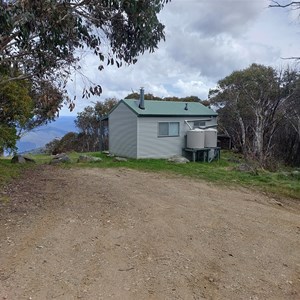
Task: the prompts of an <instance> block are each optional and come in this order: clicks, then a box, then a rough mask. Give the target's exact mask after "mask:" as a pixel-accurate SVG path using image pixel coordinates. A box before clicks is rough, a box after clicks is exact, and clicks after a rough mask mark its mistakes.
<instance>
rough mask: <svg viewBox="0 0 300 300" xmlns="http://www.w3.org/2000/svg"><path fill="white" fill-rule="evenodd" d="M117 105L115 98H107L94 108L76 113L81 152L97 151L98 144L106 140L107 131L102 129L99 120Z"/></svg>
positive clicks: (89, 107) (90, 107)
mask: <svg viewBox="0 0 300 300" xmlns="http://www.w3.org/2000/svg"><path fill="white" fill-rule="evenodd" d="M117 103H118V100H117V99H115V98H108V99H106V100H105V101H104V102H99V101H98V102H96V103H95V106H94V107H92V106H88V107H86V108H85V109H84V110H83V112H80V113H78V115H77V119H76V120H75V124H76V126H77V127H78V129H79V131H80V133H81V135H80V138H81V144H82V149H81V151H99V150H100V143H101V142H102V140H104V139H105V138H107V133H106V131H107V129H106V130H105V128H103V126H104V125H103V123H102V122H101V119H102V118H103V117H104V116H105V115H107V114H108V113H109V111H110V110H111V109H112V108H113V107H114V106H115V105H116V104H117Z"/></svg>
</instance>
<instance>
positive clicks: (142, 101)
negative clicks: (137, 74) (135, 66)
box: [139, 87, 145, 109]
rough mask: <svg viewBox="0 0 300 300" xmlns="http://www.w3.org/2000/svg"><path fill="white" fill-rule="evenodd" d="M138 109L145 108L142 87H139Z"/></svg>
mask: <svg viewBox="0 0 300 300" xmlns="http://www.w3.org/2000/svg"><path fill="white" fill-rule="evenodd" d="M139 108H140V109H145V98H144V88H143V87H141V88H140V103H139Z"/></svg>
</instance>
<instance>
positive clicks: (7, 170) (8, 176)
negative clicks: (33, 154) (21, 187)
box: [0, 158, 29, 188]
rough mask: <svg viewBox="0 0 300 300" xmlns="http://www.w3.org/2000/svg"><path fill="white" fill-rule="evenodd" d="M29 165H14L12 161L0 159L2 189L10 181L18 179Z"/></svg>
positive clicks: (0, 185)
mask: <svg viewBox="0 0 300 300" xmlns="http://www.w3.org/2000/svg"><path fill="white" fill-rule="evenodd" d="M28 167H29V164H26V165H25V164H12V163H11V161H10V159H8V158H1V159H0V188H1V187H3V186H4V185H5V184H6V183H8V182H9V181H10V180H12V179H14V178H17V177H18V176H19V175H20V174H21V172H22V170H24V169H25V168H28Z"/></svg>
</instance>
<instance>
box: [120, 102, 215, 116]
mask: <svg viewBox="0 0 300 300" xmlns="http://www.w3.org/2000/svg"><path fill="white" fill-rule="evenodd" d="M122 102H123V103H124V104H125V105H127V106H128V107H129V108H130V109H131V110H132V111H133V112H134V113H136V114H137V115H138V116H145V117H147V116H148V117H150V116H187V117H196V116H197V117H199V116H217V115H218V114H217V113H216V112H214V111H213V110H212V109H210V108H208V107H206V106H204V105H203V104H201V103H198V102H175V101H154V100H145V109H140V108H139V100H130V99H124V100H121V101H120V102H119V103H122ZM186 105H187V110H185V107H186Z"/></svg>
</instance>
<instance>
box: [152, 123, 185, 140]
mask: <svg viewBox="0 0 300 300" xmlns="http://www.w3.org/2000/svg"><path fill="white" fill-rule="evenodd" d="M171 123H173V124H178V133H177V134H176V135H170V124H171ZM160 124H168V134H167V135H161V134H160V131H159V125H160ZM179 136H180V122H179V121H176V122H173V121H172V122H168V121H163V122H158V124H157V137H159V138H164V137H179Z"/></svg>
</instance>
